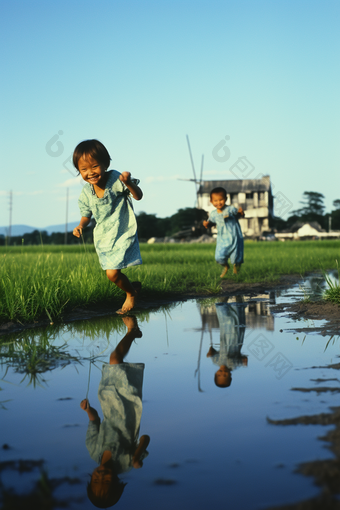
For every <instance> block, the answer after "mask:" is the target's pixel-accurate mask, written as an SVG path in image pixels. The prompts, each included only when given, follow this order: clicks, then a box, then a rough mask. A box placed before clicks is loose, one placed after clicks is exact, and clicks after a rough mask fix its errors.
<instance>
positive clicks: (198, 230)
mask: <svg viewBox="0 0 340 510" xmlns="http://www.w3.org/2000/svg"><path fill="white" fill-rule="evenodd" d="M207 217H208V215H207V213H206V212H205V211H203V210H202V209H197V208H196V207H186V208H184V209H179V210H178V211H177V212H176V213H175V214H173V215H172V216H169V217H166V218H158V217H157V215H156V214H147V213H145V212H140V213H139V214H137V215H136V218H137V225H138V237H139V239H140V240H141V241H147V240H148V239H150V237H166V236H172V235H174V234H176V233H178V232H183V235H188V233H190V234H191V236H192V237H198V236H199V235H201V234H202V233H203V232H204V231H205V229H204V227H203V226H202V222H203V220H205V219H206V218H207ZM95 225H96V223H95V221H93V220H92V221H91V223H90V225H89V226H88V227H87V228H86V229H84V230H83V238H84V242H85V243H93V229H94V227H95ZM6 242H7V244H10V245H12V246H13V245H14V246H20V245H24V246H27V245H38V244H65V233H62V232H54V233H52V234H48V232H46V231H44V230H43V231H39V230H34V231H33V232H31V233H27V234H23V235H22V236H12V237H11V238H10V240H8V239H7V240H6V238H5V237H4V236H3V237H0V245H5V244H6ZM79 243H82V240H79V239H77V238H76V237H74V235H73V234H72V232H68V233H67V242H66V244H79Z"/></svg>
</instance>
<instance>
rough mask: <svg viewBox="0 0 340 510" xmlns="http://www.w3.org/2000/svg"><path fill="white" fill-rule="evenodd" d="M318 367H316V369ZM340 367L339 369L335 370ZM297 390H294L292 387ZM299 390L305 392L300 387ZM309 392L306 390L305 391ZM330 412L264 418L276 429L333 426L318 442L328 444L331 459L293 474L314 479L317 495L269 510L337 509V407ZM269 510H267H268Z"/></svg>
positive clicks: (339, 470) (339, 459) (339, 474)
mask: <svg viewBox="0 0 340 510" xmlns="http://www.w3.org/2000/svg"><path fill="white" fill-rule="evenodd" d="M315 368H318V367H315ZM339 369H340V367H338V370H339ZM294 389H297V388H294ZM327 390H328V391H333V390H334V388H333V387H328V388H327ZM298 391H304V389H302V388H300V389H298ZM307 391H309V389H307ZM330 411H331V412H329V413H320V414H315V415H309V416H308V415H307V416H298V417H296V418H291V419H285V420H271V419H270V418H267V421H268V423H270V424H272V425H277V426H289V425H325V426H329V425H334V428H333V429H332V430H330V431H328V432H327V433H326V434H325V435H324V436H321V437H319V439H320V440H321V441H325V442H326V443H327V448H328V449H329V450H330V451H331V452H332V454H333V455H332V458H329V459H325V460H315V461H310V462H304V463H303V464H300V465H299V466H298V467H297V469H296V473H300V474H302V475H304V476H308V477H313V478H314V484H315V485H317V486H318V487H320V489H321V492H320V495H319V496H317V497H316V498H311V499H308V500H305V501H299V502H297V503H293V504H291V505H284V506H276V507H271V510H274V509H275V510H314V509H320V510H328V509H338V508H340V501H339V494H340V407H331V408H330ZM268 510H270V509H268Z"/></svg>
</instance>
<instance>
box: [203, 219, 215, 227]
mask: <svg viewBox="0 0 340 510" xmlns="http://www.w3.org/2000/svg"><path fill="white" fill-rule="evenodd" d="M214 225H216V223H213V222H212V221H210V220H204V221H203V227H205V228H209V227H213V226H214Z"/></svg>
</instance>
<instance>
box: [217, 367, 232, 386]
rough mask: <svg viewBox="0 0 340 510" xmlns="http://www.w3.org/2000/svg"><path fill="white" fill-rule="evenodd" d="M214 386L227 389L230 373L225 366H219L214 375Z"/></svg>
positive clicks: (229, 382)
mask: <svg viewBox="0 0 340 510" xmlns="http://www.w3.org/2000/svg"><path fill="white" fill-rule="evenodd" d="M215 382H216V386H221V387H222V388H227V387H228V386H230V384H231V371H230V370H229V368H228V367H226V365H221V366H220V368H219V369H218V370H217V372H216V374H215Z"/></svg>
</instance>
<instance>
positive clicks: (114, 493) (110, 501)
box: [87, 476, 127, 508]
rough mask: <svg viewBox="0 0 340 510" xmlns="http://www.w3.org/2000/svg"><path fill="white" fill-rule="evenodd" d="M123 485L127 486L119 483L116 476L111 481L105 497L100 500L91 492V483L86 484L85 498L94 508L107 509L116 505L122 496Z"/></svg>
mask: <svg viewBox="0 0 340 510" xmlns="http://www.w3.org/2000/svg"><path fill="white" fill-rule="evenodd" d="M125 485H127V484H126V483H124V482H121V481H120V480H119V478H118V476H116V478H115V479H113V481H112V483H111V485H110V487H109V490H108V493H107V495H106V497H104V498H101V497H98V496H96V495H95V494H94V493H93V492H92V488H91V482H89V483H88V484H87V497H88V498H89V500H90V501H91V503H92V504H93V505H94V506H96V507H97V508H109V507H110V506H113V505H115V504H116V503H118V501H119V500H120V497H121V495H122V494H123V491H124V488H125Z"/></svg>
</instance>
